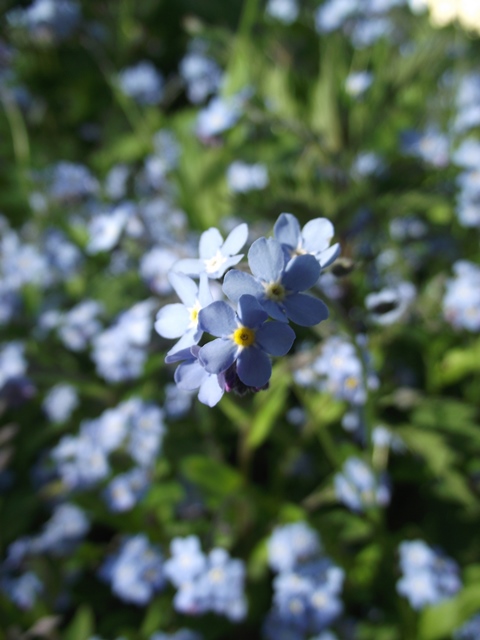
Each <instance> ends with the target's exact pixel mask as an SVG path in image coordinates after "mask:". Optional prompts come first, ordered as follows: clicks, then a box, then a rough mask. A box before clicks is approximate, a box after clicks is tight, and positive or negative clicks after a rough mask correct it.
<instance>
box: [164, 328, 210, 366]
mask: <svg viewBox="0 0 480 640" xmlns="http://www.w3.org/2000/svg"><path fill="white" fill-rule="evenodd" d="M202 335H203V334H202V332H201V331H199V330H197V329H190V330H189V331H187V332H186V333H184V334H183V336H182V337H181V338H180V340H179V341H178V342H176V343H175V344H174V345H173V347H172V348H171V349H170V351H169V352H168V353H167V355H166V356H165V362H166V363H167V364H170V363H171V362H178V361H179V360H187V359H189V358H191V351H190V349H191V348H192V347H193V346H196V344H197V342H199V340H200V338H201V337H202ZM183 352H185V353H187V355H185V356H183V355H182V354H183Z"/></svg>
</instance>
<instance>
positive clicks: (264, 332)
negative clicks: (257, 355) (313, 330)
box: [255, 320, 295, 356]
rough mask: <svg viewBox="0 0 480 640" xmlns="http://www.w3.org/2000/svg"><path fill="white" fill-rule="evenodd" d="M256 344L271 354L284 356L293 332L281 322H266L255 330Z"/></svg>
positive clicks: (293, 334)
mask: <svg viewBox="0 0 480 640" xmlns="http://www.w3.org/2000/svg"><path fill="white" fill-rule="evenodd" d="M255 337H256V341H257V344H258V345H259V346H260V347H261V348H262V349H263V350H264V351H266V352H267V353H269V354H271V355H272V356H284V355H285V354H286V353H288V352H289V351H290V349H291V348H292V344H293V341H294V340H295V332H294V330H293V329H292V327H290V326H289V325H288V324H284V323H283V322H275V321H274V320H273V321H272V322H266V323H265V324H264V325H263V326H261V327H260V329H258V330H257V332H256V335H255Z"/></svg>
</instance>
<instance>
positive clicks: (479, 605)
mask: <svg viewBox="0 0 480 640" xmlns="http://www.w3.org/2000/svg"><path fill="white" fill-rule="evenodd" d="M479 609H480V584H479V583H478V582H477V583H476V584H471V585H468V586H466V587H465V588H464V589H462V591H460V593H458V594H457V595H456V596H455V597H454V598H451V599H450V600H447V601H446V602H443V603H441V604H439V605H437V606H435V607H428V608H427V609H425V610H424V611H423V612H422V613H421V615H420V619H419V624H418V640H442V639H445V640H446V639H447V638H451V637H452V633H453V632H454V631H455V630H456V629H458V628H459V627H461V626H462V624H463V623H464V622H466V621H467V620H468V619H469V618H470V617H471V616H473V615H474V614H475V613H477V612H478V610H479Z"/></svg>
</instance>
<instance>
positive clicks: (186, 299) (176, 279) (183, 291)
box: [168, 271, 198, 307]
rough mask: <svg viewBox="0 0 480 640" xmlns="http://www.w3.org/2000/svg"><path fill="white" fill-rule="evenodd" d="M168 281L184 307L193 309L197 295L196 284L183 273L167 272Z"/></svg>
mask: <svg viewBox="0 0 480 640" xmlns="http://www.w3.org/2000/svg"><path fill="white" fill-rule="evenodd" d="M168 279H169V281H170V284H171V285H172V287H173V288H174V290H175V293H176V294H177V296H178V297H179V298H180V300H181V301H182V302H183V304H184V305H185V306H186V307H193V305H194V304H195V301H196V299H197V294H198V287H197V284H196V283H195V282H194V281H193V280H192V279H191V278H189V277H188V276H187V275H185V274H184V273H175V271H170V272H169V274H168Z"/></svg>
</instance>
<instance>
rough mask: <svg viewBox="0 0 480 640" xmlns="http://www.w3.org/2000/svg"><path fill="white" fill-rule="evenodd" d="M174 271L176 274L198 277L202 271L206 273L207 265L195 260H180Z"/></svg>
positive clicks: (176, 263)
mask: <svg viewBox="0 0 480 640" xmlns="http://www.w3.org/2000/svg"><path fill="white" fill-rule="evenodd" d="M172 271H175V272H176V273H184V274H186V275H187V276H198V275H199V274H200V273H202V271H205V263H204V262H203V260H198V259H194V258H185V259H184V260H178V262H175V264H174V265H173V267H172Z"/></svg>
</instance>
